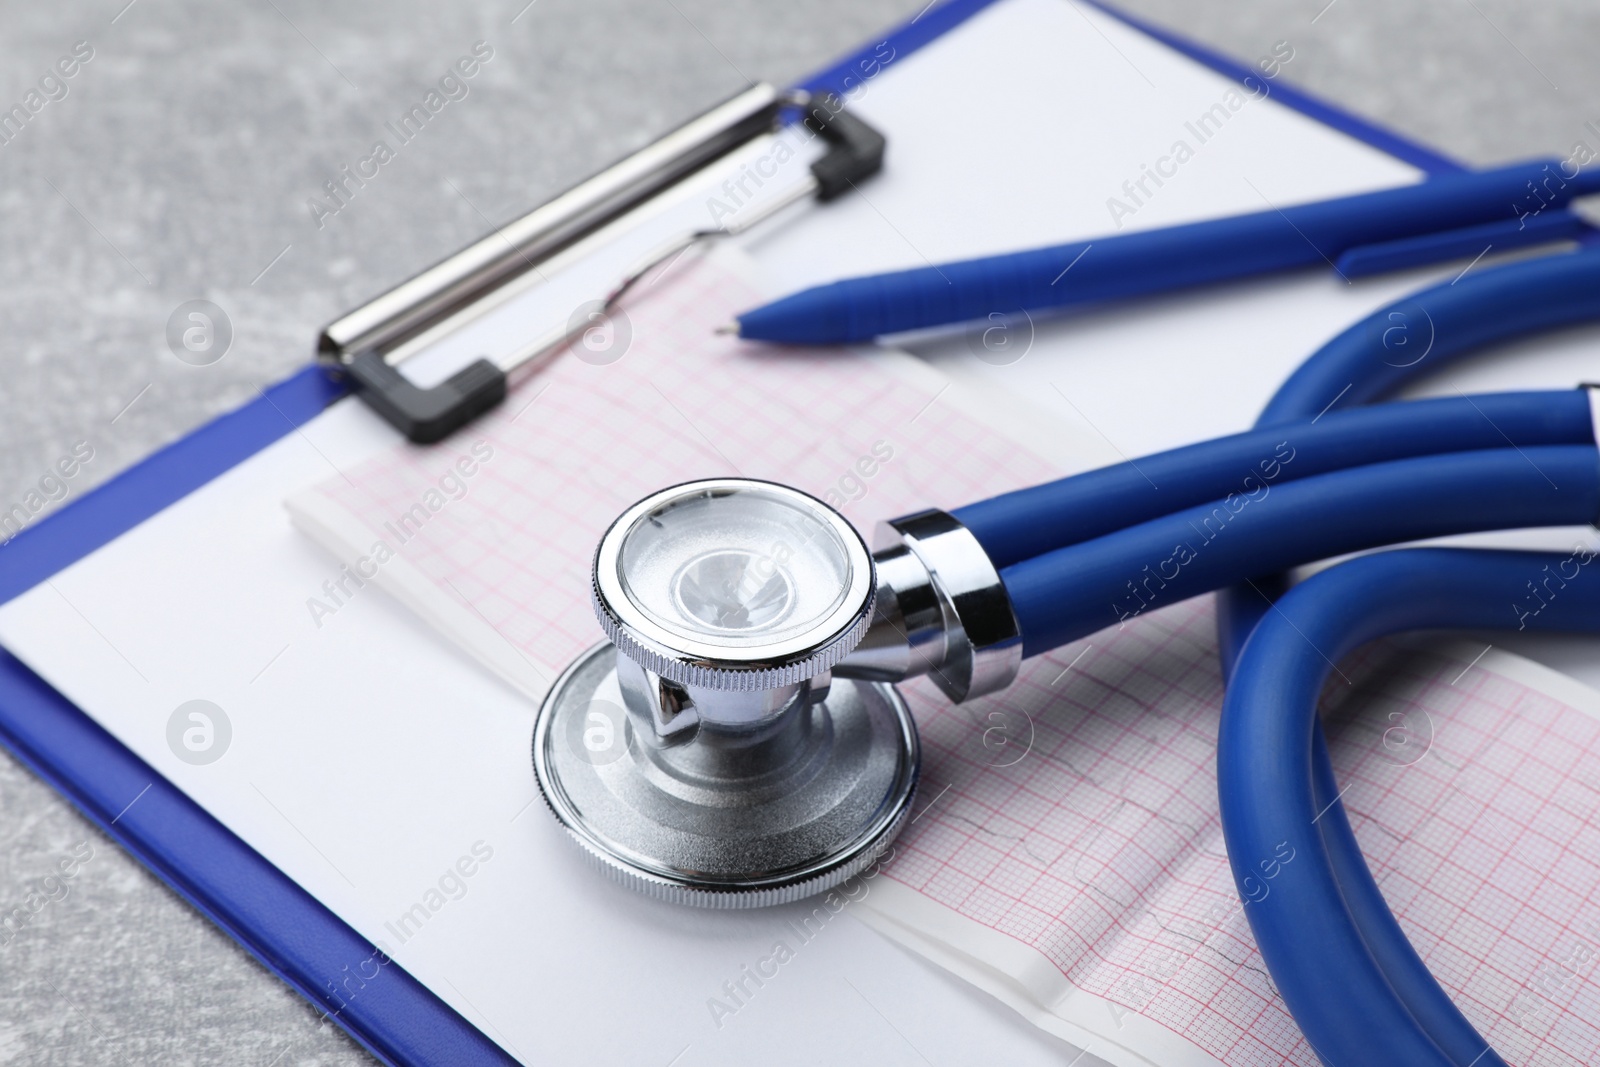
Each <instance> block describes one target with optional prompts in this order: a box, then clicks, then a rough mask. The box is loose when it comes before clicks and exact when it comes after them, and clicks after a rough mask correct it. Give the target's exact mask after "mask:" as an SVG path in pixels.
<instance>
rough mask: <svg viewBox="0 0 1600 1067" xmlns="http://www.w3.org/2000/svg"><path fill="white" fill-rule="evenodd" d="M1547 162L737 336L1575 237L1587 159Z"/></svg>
mask: <svg viewBox="0 0 1600 1067" xmlns="http://www.w3.org/2000/svg"><path fill="white" fill-rule="evenodd" d="M1567 170H1568V168H1566V166H1565V165H1564V164H1563V163H1562V162H1561V161H1559V160H1554V159H1550V160H1542V159H1541V160H1534V161H1532V162H1527V163H1518V164H1514V165H1512V166H1507V167H1499V168H1496V169H1494V170H1484V171H1468V172H1464V173H1461V174H1448V175H1443V176H1440V177H1436V178H1430V179H1429V180H1427V181H1425V182H1421V183H1419V184H1416V185H1408V186H1404V187H1402V188H1399V189H1385V190H1383V191H1381V192H1376V193H1363V194H1361V195H1359V196H1347V197H1340V198H1338V199H1335V200H1323V201H1319V202H1317V203H1312V204H1301V205H1298V206H1295V207H1286V208H1283V209H1281V210H1279V209H1276V208H1273V209H1270V210H1267V211H1260V212H1256V213H1254V214H1250V215H1235V216H1231V217H1229V218H1222V219H1212V220H1209V221H1206V222H1195V223H1189V224H1187V225H1184V226H1172V227H1168V228H1165V229H1159V230H1148V231H1144V232H1142V233H1130V234H1122V235H1118V236H1110V237H1103V238H1098V239H1096V240H1093V241H1075V242H1073V243H1071V244H1064V245H1055V246H1053V247H1050V248H1037V249H1031V250H1029V251H1025V252H1014V253H1010V254H1007V255H998V256H988V257H985V258H982V259H969V260H963V261H961V262H959V263H947V264H944V265H943V266H938V267H920V268H917V269H914V270H903V271H895V272H893V273H890V274H878V275H873V276H871V277H862V278H847V279H845V280H843V281H837V282H833V283H831V284H828V285H819V286H816V287H815V288H811V289H806V290H804V291H802V292H799V293H795V294H793V295H791V296H786V297H783V298H782V299H780V300H776V301H774V302H772V303H770V304H766V305H764V306H762V307H759V308H755V309H754V310H751V311H747V312H745V313H744V314H742V315H740V316H739V317H738V328H739V330H738V332H739V336H741V337H747V338H752V339H757V340H763V341H776V342H780V343H785V344H841V343H848V342H854V341H866V340H870V339H872V338H874V337H879V336H882V335H884V334H891V333H899V332H902V331H905V330H917V329H924V328H926V327H930V326H941V325H944V324H946V323H952V322H967V321H971V320H974V319H983V318H986V317H988V316H990V315H991V314H1003V315H1006V314H1014V313H1016V312H1018V311H1021V310H1027V311H1033V310H1038V309H1043V308H1059V307H1067V306H1070V305H1075V304H1089V303H1101V302H1104V301H1108V300H1117V299H1121V298H1124V297H1134V296H1145V295H1149V294H1152V293H1161V292H1166V291H1168V290H1173V289H1184V288H1189V287H1191V286H1197V285H1205V284H1208V283H1212V282H1220V281H1227V280H1231V279H1235V278H1245V277H1249V276H1251V275H1258V274H1267V273H1271V272H1274V271H1281V270H1287V269H1290V268H1294V267H1308V266H1316V265H1319V264H1324V263H1326V264H1328V265H1330V266H1333V267H1334V269H1336V270H1338V271H1340V273H1342V274H1343V275H1344V276H1345V277H1347V278H1348V277H1354V276H1356V275H1358V274H1373V273H1378V272H1380V271H1384V270H1398V269H1402V268H1406V267H1413V266H1419V265H1421V264H1425V263H1433V262H1438V261H1441V260H1445V259H1451V258H1455V257H1459V256H1473V255H1479V254H1482V253H1483V252H1484V251H1486V250H1487V249H1488V248H1490V247H1494V248H1497V249H1501V250H1504V249H1510V248H1515V247H1520V246H1525V245H1530V244H1538V243H1543V242H1545V241H1552V240H1559V239H1562V238H1569V237H1576V236H1578V235H1579V234H1581V233H1583V232H1585V231H1586V230H1587V224H1586V223H1584V222H1583V220H1582V219H1580V218H1579V217H1578V216H1577V215H1575V214H1574V213H1573V212H1571V211H1569V210H1567V207H1566V205H1567V204H1568V203H1569V202H1570V201H1571V200H1572V199H1573V198H1574V197H1578V196H1584V195H1586V194H1588V193H1592V192H1596V191H1600V168H1595V169H1592V170H1590V171H1587V172H1584V171H1577V172H1574V173H1568V172H1567Z"/></svg>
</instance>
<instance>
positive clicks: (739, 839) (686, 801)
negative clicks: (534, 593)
mask: <svg viewBox="0 0 1600 1067" xmlns="http://www.w3.org/2000/svg"><path fill="white" fill-rule="evenodd" d="M878 542H879V547H878V550H877V552H875V553H870V554H869V553H868V551H867V548H866V545H865V544H864V542H863V541H862V540H861V538H860V536H859V535H858V534H857V533H856V532H855V530H854V529H853V528H852V527H851V526H850V525H849V523H848V522H846V521H845V520H844V519H843V518H842V517H841V516H840V515H839V514H838V513H837V512H835V511H833V510H832V509H831V508H829V507H828V506H827V505H825V504H823V503H822V502H821V501H819V500H817V499H815V498H813V497H810V496H808V495H806V494H804V493H801V492H798V491H797V490H793V489H789V488H787V487H784V486H779V485H774V484H772V483H768V482H759V481H752V480H748V479H734V478H726V479H712V480H707V481H700V482H691V483H688V484H685V485H681V486H675V487H673V488H670V489H665V490H662V491H661V492H659V493H655V494H652V495H651V496H649V497H646V498H645V499H644V500H641V501H640V502H638V503H637V504H635V505H634V506H633V507H631V508H629V509H628V510H627V511H625V512H624V513H623V514H622V515H621V516H620V517H619V518H618V519H617V521H616V522H615V523H613V524H612V526H611V528H610V529H609V530H608V531H607V532H606V534H605V536H604V537H602V538H601V541H600V544H599V546H598V548H597V549H596V552H595V561H594V572H593V581H594V584H593V602H594V607H595V614H596V616H597V617H598V619H599V620H600V624H601V628H602V629H603V630H604V632H605V634H606V637H607V638H608V640H607V641H606V642H605V643H603V644H601V645H598V646H596V647H595V648H593V649H591V650H589V652H587V653H585V654H584V655H583V656H582V657H580V658H579V660H578V661H577V662H576V663H574V664H573V665H572V666H571V667H570V668H568V670H567V671H566V673H565V674H563V675H562V677H561V678H560V679H558V680H557V682H556V684H555V686H553V687H552V689H551V691H550V693H549V694H548V695H547V697H546V698H545V700H544V702H543V704H542V705H541V707H540V710H539V715H538V718H537V721H536V725H535V728H534V742H533V762H534V769H535V775H536V778H537V780H538V784H539V788H540V791H541V793H542V794H543V796H544V798H545V800H546V802H547V803H548V805H549V807H550V809H551V811H552V812H553V813H554V814H555V816H556V818H557V819H558V820H559V821H560V823H561V824H562V825H563V826H564V827H565V828H566V830H567V831H568V833H569V834H570V835H571V836H572V838H573V839H574V840H576V841H577V842H578V844H579V845H581V846H582V848H583V850H584V852H585V854H586V855H587V856H588V857H589V858H590V859H591V860H592V861H594V862H595V863H596V864H597V865H598V866H599V867H600V868H601V870H602V871H604V872H605V873H607V874H609V875H611V876H612V877H613V878H615V879H617V880H619V881H622V882H624V883H626V884H629V885H631V886H633V887H635V888H637V889H641V890H644V891H645V892H647V893H649V894H651V895H653V896H657V897H660V898H663V899H668V900H674V901H678V902H681V903H689V904H697V905H702V906H708V907H724V908H725V907H755V906H760V905H764V904H774V903H780V902H783V901H786V900H793V899H798V898H800V897H803V896H808V895H811V894H813V893H817V892H821V891H823V890H826V889H828V888H830V887H831V886H833V885H836V884H838V883H840V882H842V881H844V880H845V879H847V878H849V877H850V876H852V875H853V874H855V873H857V872H859V871H860V870H862V869H863V868H864V867H866V866H867V865H868V864H870V863H871V862H872V861H873V860H875V859H876V858H877V857H878V856H879V855H881V854H882V853H883V851H884V850H885V849H886V848H887V847H888V846H889V844H890V842H892V841H893V839H894V837H895V835H896V834H897V833H898V832H899V830H900V828H901V827H902V826H903V825H904V823H905V821H906V818H907V816H908V815H909V813H910V810H911V802H912V798H913V796H914V793H915V789H916V781H917V771H918V765H919V747H918V741H917V731H916V725H915V723H914V722H913V720H912V718H911V714H910V711H909V709H908V708H907V706H906V703H905V701H904V700H903V699H902V698H901V696H900V694H899V693H898V692H897V691H896V690H895V688H894V685H893V683H894V682H896V681H899V680H902V679H905V678H908V677H912V676H915V675H919V674H927V675H929V676H930V678H931V679H932V680H933V681H934V682H935V683H936V684H937V685H938V686H939V687H940V688H941V689H942V690H943V691H944V692H946V693H947V694H949V695H950V696H951V697H952V698H953V699H955V700H958V701H959V700H964V699H968V698H970V697H974V696H978V695H981V694H983V693H989V692H993V691H995V690H997V689H1000V688H1003V687H1004V686H1005V685H1007V684H1009V682H1010V681H1011V680H1012V679H1013V678H1014V677H1015V675H1016V671H1017V666H1018V664H1019V662H1020V659H1021V638H1020V635H1019V631H1018V627H1017V621H1016V617H1015V615H1014V614H1013V612H1012V610H1011V605H1010V601H1009V599H1008V598H1007V596H1006V593H1005V588H1004V585H1003V584H1002V583H1001V581H1000V577H999V574H998V573H997V572H996V571H995V569H994V567H993V565H992V564H991V563H990V562H989V559H988V556H987V555H986V554H985V553H984V552H983V549H982V547H981V546H980V545H979V544H978V542H977V541H976V539H975V538H973V536H972V534H971V533H970V532H968V531H967V530H966V529H965V527H963V526H962V525H961V524H960V523H959V522H957V521H956V520H955V519H954V518H953V517H951V516H950V515H948V514H946V513H944V512H939V511H926V512H920V513H918V514H916V515H912V516H908V517H906V518H904V519H899V520H895V521H893V522H890V523H886V524H884V526H883V527H882V528H881V530H880V532H879V538H878Z"/></svg>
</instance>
